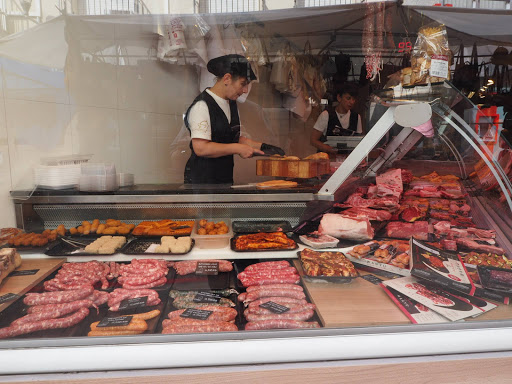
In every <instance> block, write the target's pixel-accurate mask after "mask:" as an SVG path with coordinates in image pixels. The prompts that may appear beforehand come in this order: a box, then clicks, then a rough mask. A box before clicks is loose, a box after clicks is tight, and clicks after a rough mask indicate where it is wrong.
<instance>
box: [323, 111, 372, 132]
mask: <svg viewBox="0 0 512 384" xmlns="http://www.w3.org/2000/svg"><path fill="white" fill-rule="evenodd" d="M350 114H351V111H348V112H347V113H345V114H341V113H338V111H336V115H338V120H339V121H340V123H341V126H342V128H345V129H348V127H349V125H350ZM328 123H329V112H328V111H323V112H322V113H321V114H320V116H318V119H317V120H316V123H315V125H314V126H313V128H314V129H316V130H317V131H320V132H322V133H323V135H324V136H325V134H326V133H327V126H328V125H329V124H328ZM356 133H363V126H362V124H361V116H357V129H356Z"/></svg>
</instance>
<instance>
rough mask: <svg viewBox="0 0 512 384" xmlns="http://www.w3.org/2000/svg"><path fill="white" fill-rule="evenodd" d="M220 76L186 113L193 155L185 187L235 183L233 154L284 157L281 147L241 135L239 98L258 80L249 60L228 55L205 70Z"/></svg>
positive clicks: (210, 62) (244, 156)
mask: <svg viewBox="0 0 512 384" xmlns="http://www.w3.org/2000/svg"><path fill="white" fill-rule="evenodd" d="M206 68H207V69H208V71H209V72H211V73H213V74H214V75H215V76H217V81H216V83H215V85H214V86H213V87H211V88H207V89H205V90H204V91H203V92H202V93H201V94H199V96H197V97H196V98H195V100H194V101H193V103H192V104H191V105H190V107H189V108H188V110H187V113H186V114H185V125H186V127H187V128H188V130H189V131H190V137H191V142H190V149H191V150H192V154H191V155H190V158H189V160H188V162H187V165H186V166H185V183H186V184H233V166H234V159H233V155H235V154H237V155H239V156H240V157H241V158H243V159H247V158H250V157H252V156H254V155H255V154H258V155H263V154H276V153H277V154H282V155H284V151H283V150H282V149H281V148H278V147H274V146H272V145H268V144H265V143H259V142H257V141H254V140H251V139H248V138H246V137H243V136H240V117H239V116H238V108H237V105H236V99H238V98H239V97H240V96H241V95H243V94H244V93H247V91H248V86H249V83H250V82H251V81H252V80H255V79H256V75H255V74H254V72H253V70H252V69H251V65H250V64H249V62H248V61H247V59H246V58H245V57H243V56H240V55H225V56H220V57H217V58H215V59H212V60H210V61H209V62H208V65H207V67H206Z"/></svg>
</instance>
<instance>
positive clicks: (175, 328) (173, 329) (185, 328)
mask: <svg viewBox="0 0 512 384" xmlns="http://www.w3.org/2000/svg"><path fill="white" fill-rule="evenodd" d="M236 331H238V327H237V326H236V325H235V324H233V323H228V322H225V321H205V322H204V324H174V325H169V326H167V327H165V328H164V329H163V330H162V333H200V332H236Z"/></svg>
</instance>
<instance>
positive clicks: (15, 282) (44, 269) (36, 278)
mask: <svg viewBox="0 0 512 384" xmlns="http://www.w3.org/2000/svg"><path fill="white" fill-rule="evenodd" d="M21 257H22V260H21V265H20V266H19V267H18V268H16V271H27V270H33V269H39V271H38V272H37V273H36V274H35V275H26V276H8V277H6V278H5V279H4V280H3V281H2V283H1V284H0V297H1V296H3V295H6V294H8V293H14V294H15V295H19V296H22V295H24V294H25V293H27V292H28V291H30V290H31V289H32V288H33V287H34V286H35V285H37V284H39V283H40V282H41V281H42V280H43V279H45V278H46V277H48V276H49V275H50V274H51V273H52V272H53V271H55V270H56V269H57V268H59V267H60V266H61V265H62V264H64V262H65V261H66V259H62V258H56V259H25V260H24V259H23V255H22V256H21ZM14 301H15V300H13V301H8V302H6V303H2V304H0V312H1V311H3V310H4V309H5V308H7V307H8V306H9V305H11V304H12V303H14Z"/></svg>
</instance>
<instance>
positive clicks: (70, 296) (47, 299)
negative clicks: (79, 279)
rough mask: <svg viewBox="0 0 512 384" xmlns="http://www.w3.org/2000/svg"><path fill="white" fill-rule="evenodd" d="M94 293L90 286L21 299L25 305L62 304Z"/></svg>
mask: <svg viewBox="0 0 512 384" xmlns="http://www.w3.org/2000/svg"><path fill="white" fill-rule="evenodd" d="M93 291H94V288H93V287H92V285H90V286H87V287H85V288H84V289H81V290H72V291H59V292H43V293H27V294H26V296H25V298H24V299H23V303H25V304H26V305H43V304H62V303H69V302H70V301H75V300H81V299H85V298H86V297H89V296H90V295H91V294H92V293H93Z"/></svg>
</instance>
